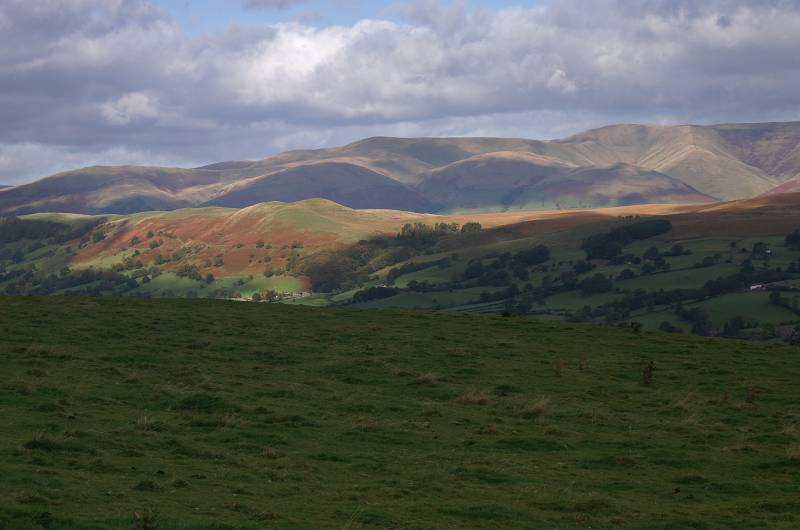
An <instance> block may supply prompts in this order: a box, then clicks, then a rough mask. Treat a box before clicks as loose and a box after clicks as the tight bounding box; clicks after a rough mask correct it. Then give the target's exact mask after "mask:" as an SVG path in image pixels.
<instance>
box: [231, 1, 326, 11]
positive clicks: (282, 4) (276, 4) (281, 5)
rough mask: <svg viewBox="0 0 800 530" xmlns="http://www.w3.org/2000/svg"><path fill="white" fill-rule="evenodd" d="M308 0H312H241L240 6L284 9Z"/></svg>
mask: <svg viewBox="0 0 800 530" xmlns="http://www.w3.org/2000/svg"><path fill="white" fill-rule="evenodd" d="M310 1H312V0H242V6H243V7H244V8H245V9H277V10H284V11H285V10H287V9H289V8H292V7H295V6H298V5H300V4H306V3H308V2H310Z"/></svg>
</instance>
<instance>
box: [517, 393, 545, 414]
mask: <svg viewBox="0 0 800 530" xmlns="http://www.w3.org/2000/svg"><path fill="white" fill-rule="evenodd" d="M549 411H550V397H549V396H541V397H539V398H538V399H537V400H536V401H533V402H532V403H529V404H528V405H526V406H525V407H523V409H522V411H520V416H522V417H523V418H528V419H539V418H543V417H544V416H545V415H547V413H548V412H549Z"/></svg>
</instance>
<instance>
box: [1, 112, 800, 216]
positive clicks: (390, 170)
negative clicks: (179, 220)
mask: <svg viewBox="0 0 800 530" xmlns="http://www.w3.org/2000/svg"><path fill="white" fill-rule="evenodd" d="M797 179H800V123H797V122H793V123H763V124H733V125H712V126H694V125H683V126H644V125H613V126H609V127H604V128H600V129H595V130H591V131H586V132H583V133H579V134H576V135H574V136H571V137H569V138H565V139H561V140H552V141H537V140H524V139H503V138H386V137H375V138H368V139H365V140H361V141H358V142H355V143H352V144H349V145H346V146H342V147H336V148H328V149H315V150H297V151H289V152H286V153H281V154H278V155H275V156H272V157H270V158H267V159H264V160H259V161H231V162H221V163H217V164H211V165H208V166H204V167H201V168H195V169H179V168H151V167H131V166H123V167H91V168H84V169H79V170H75V171H68V172H64V173H60V174H58V175H54V176H52V177H48V178H45V179H42V180H39V181H36V182H33V183H30V184H25V185H21V186H17V187H15V188H12V189H9V190H5V191H4V192H3V193H2V194H0V214H25V213H34V212H73V213H90V214H98V213H118V214H125V213H133V212H139V211H150V210H172V209H178V208H185V207H194V206H230V207H244V206H250V205H252V204H257V203H260V202H268V201H273V200H279V201H297V200H303V199H309V198H327V199H330V200H333V201H336V202H338V203H341V204H343V205H345V206H349V207H353V208H379V209H402V210H407V211H418V212H431V213H432V212H439V213H456V212H460V211H461V212H465V211H499V210H519V209H522V210H529V209H551V208H575V207H586V208H591V207H599V206H618V205H625V204H648V203H665V202H666V203H697V202H712V201H718V200H735V199H744V198H750V197H756V196H759V195H762V194H769V193H780V192H783V191H787V190H789V191H791V190H794V189H797V187H798V185H797Z"/></svg>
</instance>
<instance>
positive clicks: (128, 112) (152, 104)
mask: <svg viewBox="0 0 800 530" xmlns="http://www.w3.org/2000/svg"><path fill="white" fill-rule="evenodd" d="M100 112H101V113H102V115H103V117H105V119H106V120H107V121H108V122H109V123H111V124H114V125H127V124H129V123H132V122H137V121H142V120H148V119H156V118H158V117H159V115H160V112H159V109H158V103H157V101H156V98H155V97H153V96H151V95H150V94H147V93H145V92H130V93H128V94H125V95H124V96H122V97H120V98H119V99H117V100H115V101H108V102H106V103H103V104H102V105H101V106H100Z"/></svg>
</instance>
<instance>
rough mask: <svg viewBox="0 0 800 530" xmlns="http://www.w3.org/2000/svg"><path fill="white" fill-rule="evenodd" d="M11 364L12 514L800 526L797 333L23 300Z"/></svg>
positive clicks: (8, 515)
mask: <svg viewBox="0 0 800 530" xmlns="http://www.w3.org/2000/svg"><path fill="white" fill-rule="evenodd" d="M650 361H653V362H654V367H655V369H654V371H653V378H652V383H651V384H649V385H646V384H644V383H643V377H642V375H643V367H644V366H645V365H646V364H647V363H649V362H650ZM0 362H2V370H1V371H0V410H2V420H3V427H2V430H3V436H2V437H0V499H2V500H0V528H2V529H3V530H5V529H39V528H41V529H66V528H86V529H88V528H120V529H128V528H139V529H145V528H150V529H152V528H160V529H162V530H163V529H178V528H185V529H188V528H207V529H211V528H215V529H222V528H273V527H274V528H298V529H299V528H573V527H576V528H578V527H587V528H589V527H590V528H604V527H620V526H621V527H629V528H675V529H678V528H681V529H682V528H723V527H724V528H759V527H772V528H780V527H784V528H797V527H798V526H800V495H798V494H800V386H798V384H797V382H798V381H799V380H800V351H798V350H797V349H796V348H792V347H789V346H785V345H780V344H768V343H745V342H737V341H726V340H719V339H704V338H696V337H689V336H677V335H668V334H660V333H650V332H643V333H641V334H638V333H634V332H633V331H632V330H630V329H624V328H616V327H599V326H593V325H579V324H564V323H551V322H542V321H533V320H528V319H523V318H501V317H494V316H473V315H467V314H454V313H443V312H438V313H434V312H410V311H407V312H403V311H376V310H373V311H363V310H356V309H334V308H323V309H314V308H304V307H294V306H286V305H274V304H244V303H234V302H223V301H213V300H159V301H141V300H132V299H125V300H120V299H112V298H95V299H82V298H58V297H50V298H22V297H20V298H0ZM137 513H138V514H139V518H138V519H137V517H136V515H134V514H137Z"/></svg>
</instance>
